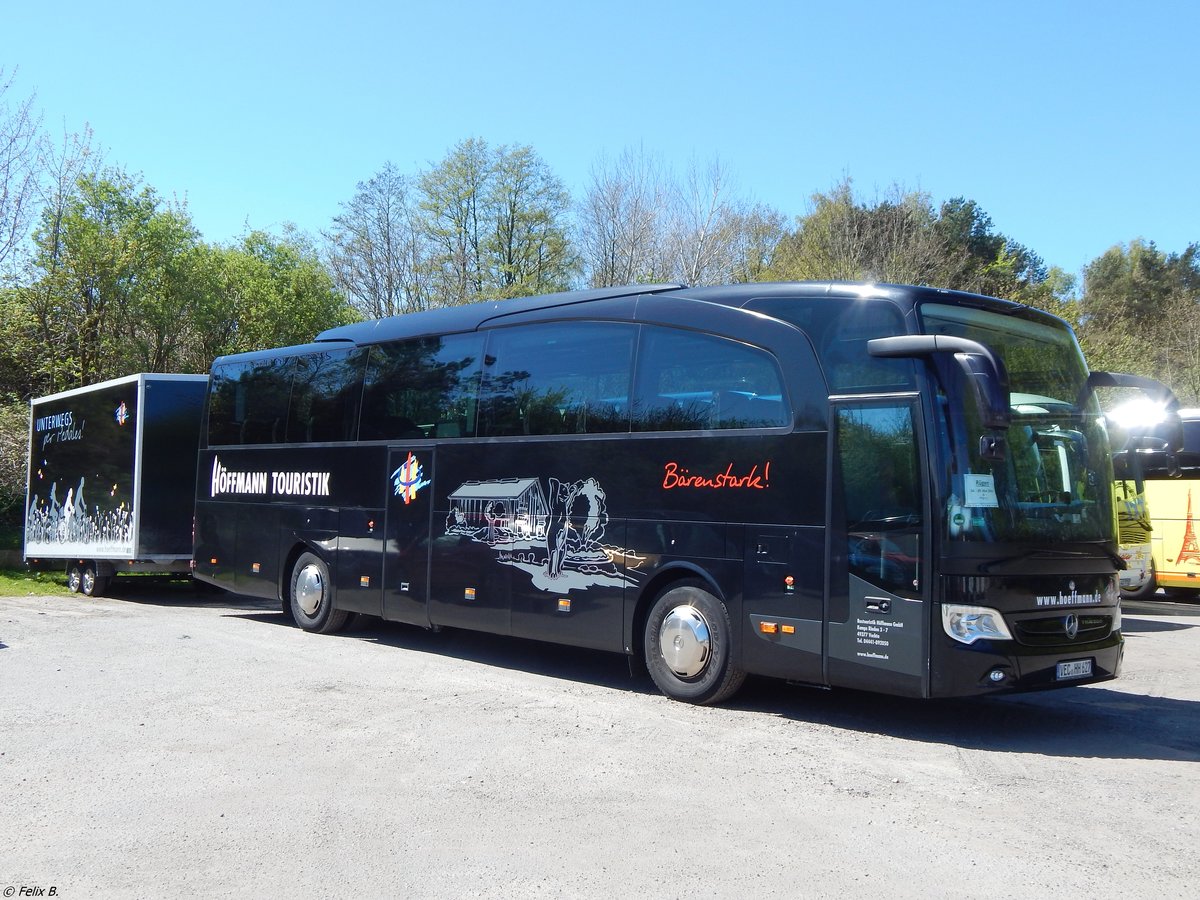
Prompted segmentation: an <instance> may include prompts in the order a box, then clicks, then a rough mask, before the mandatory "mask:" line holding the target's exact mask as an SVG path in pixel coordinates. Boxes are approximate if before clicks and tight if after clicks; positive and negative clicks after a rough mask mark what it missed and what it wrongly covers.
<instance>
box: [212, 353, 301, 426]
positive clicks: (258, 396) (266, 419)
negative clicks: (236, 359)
mask: <svg viewBox="0 0 1200 900" xmlns="http://www.w3.org/2000/svg"><path fill="white" fill-rule="evenodd" d="M292 363H293V360H292V359H289V358H285V357H272V358H268V359H260V360H255V361H254V362H245V363H229V364H227V365H223V366H217V367H216V368H215V369H214V370H213V377H212V385H211V386H210V391H211V394H210V401H209V413H208V442H209V444H273V443H282V442H283V440H284V439H285V437H286V434H285V432H286V429H287V415H288V399H289V397H290V395H291V388H292V369H293V366H292Z"/></svg>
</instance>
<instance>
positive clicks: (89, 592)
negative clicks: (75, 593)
mask: <svg viewBox="0 0 1200 900" xmlns="http://www.w3.org/2000/svg"><path fill="white" fill-rule="evenodd" d="M107 589H108V579H107V578H106V577H105V576H103V575H98V574H96V566H95V565H94V564H93V563H88V564H87V565H85V566H84V567H83V575H82V576H81V577H80V580H79V590H80V591H81V592H82V593H83V595H84V596H85V597H103V596H104V592H105V591H106V590H107Z"/></svg>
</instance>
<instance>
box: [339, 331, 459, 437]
mask: <svg viewBox="0 0 1200 900" xmlns="http://www.w3.org/2000/svg"><path fill="white" fill-rule="evenodd" d="M482 349H483V337H482V336H481V335H477V334H452V335H447V336H445V337H440V338H421V339H418V340H411V341H396V342H394V343H390V344H380V345H377V346H374V347H372V348H371V355H370V360H369V361H368V363H367V374H366V379H365V381H364V384H363V392H362V393H363V400H362V416H361V424H360V426H359V435H358V436H359V439H360V440H364V441H371V440H421V439H425V438H435V437H437V438H455V437H474V435H475V418H476V416H475V410H476V404H477V402H478V400H477V393H478V390H479V369H480V362H481V359H482V356H483V353H482Z"/></svg>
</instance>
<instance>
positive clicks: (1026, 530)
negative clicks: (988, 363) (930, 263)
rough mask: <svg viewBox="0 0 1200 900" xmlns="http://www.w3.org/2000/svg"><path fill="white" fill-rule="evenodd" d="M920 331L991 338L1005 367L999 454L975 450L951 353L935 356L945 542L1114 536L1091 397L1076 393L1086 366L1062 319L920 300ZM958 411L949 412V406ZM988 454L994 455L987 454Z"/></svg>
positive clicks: (976, 435)
mask: <svg viewBox="0 0 1200 900" xmlns="http://www.w3.org/2000/svg"><path fill="white" fill-rule="evenodd" d="M921 315H922V321H923V325H924V330H925V332H926V333H929V334H948V335H954V336H957V337H964V338H969V339H971V340H975V341H979V342H980V343H982V344H985V345H987V346H989V347H991V348H992V349H993V350H994V351H995V352H996V353H997V354H998V355H999V356H1000V357H1001V358H1002V359H1003V360H1004V362H1005V365H1006V366H1007V369H1008V376H1009V387H1010V395H1009V396H1010V404H1011V407H1012V424H1011V426H1010V427H1009V428H1008V430H1007V433H1006V434H1005V435H1004V439H1005V443H1006V450H1005V452H1004V453H1003V454H999V455H1000V457H1001V458H999V459H992V458H985V454H984V450H983V447H982V444H981V440H980V437H981V436H982V435H984V434H985V433H986V429H985V428H984V427H983V425H982V423H981V421H980V418H979V414H978V410H977V407H976V405H975V404H974V403H973V402H971V401H970V398H969V397H967V396H965V395H964V393H963V392H964V389H965V388H966V385H965V384H964V382H963V379H962V376H961V373H960V372H958V371H956V370H955V369H954V368H953V364H952V362H948V361H946V360H939V361H937V363H936V364H937V365H938V367H939V375H940V376H941V382H942V385H943V390H942V392H941V398H940V399H941V413H940V419H941V428H940V430H941V441H942V443H943V453H944V459H945V461H946V469H945V471H944V472H943V473H942V477H943V479H944V493H943V496H944V497H946V498H947V501H946V503H945V507H944V512H945V520H944V525H943V527H944V534H945V535H946V536H947V537H948V538H950V539H951V540H955V541H977V542H978V541H983V542H1022V543H1029V542H1036V543H1042V542H1050V541H1053V542H1064V541H1065V542H1078V541H1111V540H1113V539H1114V528H1115V526H1114V514H1113V499H1112V491H1111V487H1110V486H1111V484H1112V477H1113V476H1112V462H1111V458H1110V456H1109V452H1108V436H1107V433H1106V431H1105V427H1104V419H1103V416H1102V414H1101V412H1100V408H1099V405H1098V403H1097V401H1096V399H1095V397H1094V396H1089V397H1088V398H1087V400H1086V402H1085V404H1084V406H1083V408H1082V409H1080V408H1077V407H1076V402H1077V398H1078V397H1079V396H1080V394H1081V392H1082V389H1083V388H1084V386H1085V384H1086V382H1087V367H1086V365H1085V364H1084V360H1083V354H1082V353H1081V352H1080V350H1079V346H1078V344H1077V343H1076V342H1075V338H1074V336H1073V335H1072V334H1071V332H1070V331H1069V330H1068V329H1067V328H1066V327H1065V326H1063V327H1056V326H1055V325H1053V324H1050V323H1042V322H1032V321H1029V320H1028V319H1023V318H1016V317H1014V316H1010V315H1003V314H1000V313H995V312H990V311H985V310H980V309H974V308H966V307H953V306H946V305H942V304H936V303H927V304H924V305H923V306H922V307H921ZM955 410H962V411H963V414H962V415H958V414H956V413H955V412H954V411H955ZM992 455H994V454H992Z"/></svg>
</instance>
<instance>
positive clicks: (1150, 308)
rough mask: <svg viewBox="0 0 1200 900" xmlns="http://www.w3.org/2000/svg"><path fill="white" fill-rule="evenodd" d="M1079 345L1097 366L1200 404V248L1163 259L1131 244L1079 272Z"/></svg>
mask: <svg viewBox="0 0 1200 900" xmlns="http://www.w3.org/2000/svg"><path fill="white" fill-rule="evenodd" d="M1079 309H1080V327H1079V340H1080V344H1081V346H1082V347H1083V349H1084V353H1085V354H1086V355H1087V357H1088V360H1089V362H1090V364H1091V365H1092V366H1093V367H1094V368H1100V369H1114V370H1121V371H1126V372H1133V373H1135V374H1139V375H1148V376H1150V377H1153V378H1157V379H1159V380H1161V381H1163V382H1165V383H1166V384H1167V385H1169V386H1170V387H1171V388H1172V389H1173V390H1174V391H1175V393H1176V394H1177V395H1178V396H1179V398H1180V400H1181V401H1183V402H1184V403H1185V404H1187V405H1197V404H1200V344H1198V342H1197V341H1196V338H1195V335H1196V333H1197V328H1198V327H1200V244H1190V245H1189V246H1188V247H1187V249H1185V250H1184V251H1183V252H1182V253H1171V254H1167V253H1163V252H1162V251H1161V250H1159V249H1158V248H1157V247H1156V246H1155V245H1154V243H1153V242H1146V241H1142V240H1135V241H1132V242H1130V243H1129V244H1127V245H1117V246H1114V247H1111V248H1110V249H1109V250H1107V251H1105V252H1104V253H1103V254H1102V255H1101V256H1099V257H1098V258H1097V259H1095V260H1093V261H1092V262H1091V263H1089V264H1088V266H1087V267H1086V268H1085V269H1084V280H1083V294H1082V297H1081V298H1080V303H1079Z"/></svg>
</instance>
